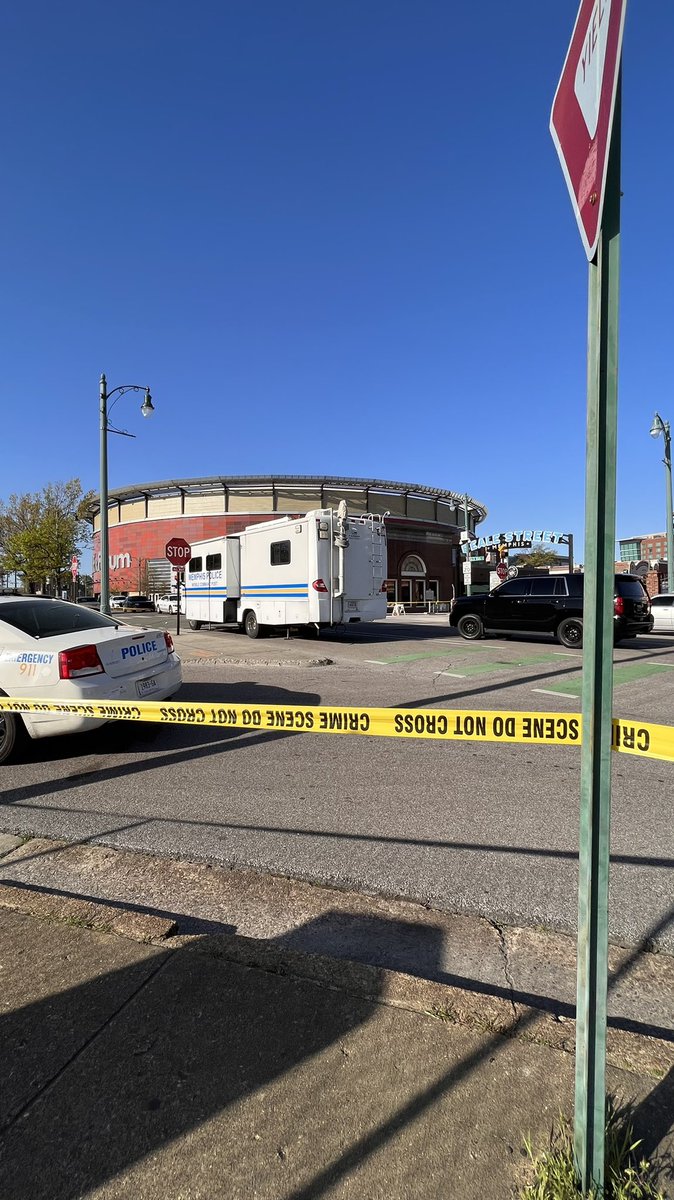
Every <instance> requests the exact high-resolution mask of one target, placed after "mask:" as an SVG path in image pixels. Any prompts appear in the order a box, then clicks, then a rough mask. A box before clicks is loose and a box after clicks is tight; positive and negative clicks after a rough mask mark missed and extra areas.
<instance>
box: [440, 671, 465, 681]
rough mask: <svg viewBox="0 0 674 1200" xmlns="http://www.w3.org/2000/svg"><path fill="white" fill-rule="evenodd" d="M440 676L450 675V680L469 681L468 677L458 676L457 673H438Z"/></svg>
mask: <svg viewBox="0 0 674 1200" xmlns="http://www.w3.org/2000/svg"><path fill="white" fill-rule="evenodd" d="M438 675H449V678H450V679H467V678H468V676H467V675H458V674H457V672H456V671H438Z"/></svg>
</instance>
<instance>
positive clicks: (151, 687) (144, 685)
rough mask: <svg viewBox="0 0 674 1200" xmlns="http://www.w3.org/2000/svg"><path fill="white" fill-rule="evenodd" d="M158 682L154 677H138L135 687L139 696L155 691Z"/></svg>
mask: <svg viewBox="0 0 674 1200" xmlns="http://www.w3.org/2000/svg"><path fill="white" fill-rule="evenodd" d="M158 687H159V684H158V683H157V680H156V679H139V680H138V683H137V684H136V689H137V691H138V695H139V696H148V695H149V694H150V692H156V690H157V688H158Z"/></svg>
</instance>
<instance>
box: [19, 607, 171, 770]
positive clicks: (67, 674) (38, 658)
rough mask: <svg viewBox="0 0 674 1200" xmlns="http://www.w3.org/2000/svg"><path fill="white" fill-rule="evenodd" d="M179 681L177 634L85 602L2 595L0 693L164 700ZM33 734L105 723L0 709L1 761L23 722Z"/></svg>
mask: <svg viewBox="0 0 674 1200" xmlns="http://www.w3.org/2000/svg"><path fill="white" fill-rule="evenodd" d="M181 683H182V666H181V663H180V659H179V658H178V655H177V654H176V653H175V651H174V649H173V639H172V638H171V635H170V633H167V632H165V631H164V630H161V631H160V630H154V629H137V628H136V627H133V626H131V625H124V624H123V623H122V622H121V621H120V619H119V618H115V617H106V616H104V615H103V614H102V613H99V612H92V611H91V610H90V609H88V608H85V607H84V606H82V605H80V604H70V603H68V602H67V601H63V600H48V599H46V598H44V597H42V596H0V693H2V694H3V695H5V696H10V697H16V698H21V699H27V700H39V699H40V698H41V697H45V698H47V699H53V700H63V701H65V702H66V703H67V702H68V701H77V702H78V703H80V704H81V703H83V702H84V703H86V701H87V700H110V701H115V700H139V699H140V700H165V699H167V698H168V697H169V696H173V695H174V694H175V692H177V690H178V688H179V687H180V685H181ZM21 722H22V723H23V725H25V728H26V730H27V731H28V733H29V734H30V736H31V737H32V738H41V737H53V736H54V735H55V734H59V733H79V732H81V731H83V730H87V729H95V728H96V726H98V725H101V724H102V723H103V722H101V721H99V720H97V719H96V718H92V717H81V716H77V715H75V714H71V715H65V714H61V713H33V712H31V713H23V714H22V715H21V716H18V715H15V714H14V713H2V712H0V763H2V762H4V761H5V759H7V758H8V757H9V755H10V754H11V752H12V750H13V748H14V745H15V742H16V737H17V733H18V732H20V723H21Z"/></svg>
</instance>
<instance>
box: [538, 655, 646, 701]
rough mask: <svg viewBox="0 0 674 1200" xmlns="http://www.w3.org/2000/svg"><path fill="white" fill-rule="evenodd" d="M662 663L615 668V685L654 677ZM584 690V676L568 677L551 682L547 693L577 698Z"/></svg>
mask: <svg viewBox="0 0 674 1200" xmlns="http://www.w3.org/2000/svg"><path fill="white" fill-rule="evenodd" d="M660 665H661V664H660V663H635V664H633V665H631V666H627V667H621V666H616V667H614V668H613V686H614V687H620V686H621V685H622V684H624V683H638V682H639V680H642V679H652V678H653V676H654V675H657V674H659V670H660ZM582 690H583V681H582V678H578V679H567V680H566V681H565V682H564V683H560V684H559V685H557V686H555V684H554V683H553V684H551V685H550V687H549V688H548V689H547V690H546V694H547V695H550V696H573V697H574V698H577V697H578V696H580V695H581V693H582Z"/></svg>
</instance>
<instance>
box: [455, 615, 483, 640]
mask: <svg viewBox="0 0 674 1200" xmlns="http://www.w3.org/2000/svg"><path fill="white" fill-rule="evenodd" d="M456 628H457V629H458V631H459V633H460V634H461V637H462V638H465V639H466V641H468V642H474V641H475V640H476V639H477V638H481V637H482V636H483V634H484V628H483V625H482V621H481V619H480V617H478V616H477V614H476V613H466V615H465V616H464V617H460V618H459V621H458V623H457V626H456Z"/></svg>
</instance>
